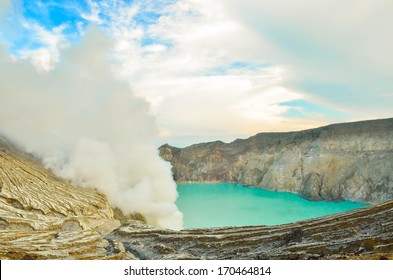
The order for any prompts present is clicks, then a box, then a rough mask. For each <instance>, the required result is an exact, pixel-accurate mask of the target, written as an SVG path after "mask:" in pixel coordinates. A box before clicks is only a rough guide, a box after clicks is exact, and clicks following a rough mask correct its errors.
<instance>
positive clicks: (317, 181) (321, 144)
mask: <svg viewBox="0 0 393 280" xmlns="http://www.w3.org/2000/svg"><path fill="white" fill-rule="evenodd" d="M160 155H161V157H162V158H163V159H165V160H167V161H169V162H170V163H171V164H172V166H173V169H172V170H173V176H174V179H175V180H176V181H178V182H187V181H196V182H216V181H230V182H239V183H240V184H245V185H252V186H256V187H261V188H265V189H270V190H276V191H289V192H294V193H299V194H301V195H302V196H303V197H305V198H308V199H311V200H334V201H336V200H343V199H344V200H353V201H359V202H373V203H375V202H379V201H383V200H386V199H390V198H393V118H390V119H382V120H372V121H362V122H353V123H343V124H334V125H329V126H325V127H320V128H316V129H310V130H305V131H299V132H286V133H259V134H257V135H255V136H253V137H250V138H248V139H244V140H241V139H238V140H235V141H233V142H232V143H229V144H225V143H223V142H220V141H216V142H210V143H201V144H196V145H192V146H189V147H186V148H183V149H181V148H175V147H171V146H169V145H163V146H161V147H160Z"/></svg>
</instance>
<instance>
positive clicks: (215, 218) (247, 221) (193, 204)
mask: <svg viewBox="0 0 393 280" xmlns="http://www.w3.org/2000/svg"><path fill="white" fill-rule="evenodd" d="M177 190H178V192H179V198H178V199H177V202H176V204H177V206H178V207H179V209H180V211H181V212H182V213H183V215H184V228H197V227H222V226H247V225H278V224H286V223H291V222H295V221H300V220H305V219H310V218H315V217H321V216H325V215H329V214H334V213H339V212H344V211H348V210H352V209H356V208H359V207H363V206H367V205H368V204H361V203H355V202H350V201H342V202H325V201H321V202H313V201H308V200H306V199H303V198H301V197H300V196H299V195H296V194H292V193H287V192H273V191H267V190H263V189H258V188H250V187H244V186H240V185H237V184H234V183H209V184H199V183H187V184H178V185H177Z"/></svg>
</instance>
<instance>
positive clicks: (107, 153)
mask: <svg viewBox="0 0 393 280" xmlns="http://www.w3.org/2000/svg"><path fill="white" fill-rule="evenodd" d="M109 48H110V44H109V42H108V40H107V39H106V38H105V36H104V35H103V34H101V33H100V32H99V31H97V30H91V31H89V32H88V33H87V34H86V36H85V38H84V40H83V41H82V43H80V44H79V45H78V46H75V47H72V48H69V49H67V50H66V51H64V54H63V56H62V60H61V62H60V63H59V64H58V65H56V67H55V68H54V69H53V70H51V71H49V72H37V70H36V69H35V68H34V67H33V66H32V65H31V63H30V62H29V61H26V60H15V59H12V58H11V57H10V56H9V55H8V54H7V52H6V51H5V50H4V49H3V48H1V49H0V73H1V75H0V133H2V134H5V135H6V136H8V137H9V138H11V139H12V140H13V141H15V142H16V143H17V144H19V145H20V146H21V147H23V148H24V149H26V151H28V152H30V153H33V154H35V155H37V156H39V157H40V158H41V159H42V161H43V163H44V164H45V166H46V167H47V168H50V169H51V170H53V171H54V172H55V173H56V174H57V175H58V176H60V177H62V178H66V179H68V180H70V181H72V182H73V183H75V184H77V185H80V186H87V187H95V188H97V189H98V190H100V191H101V192H103V193H105V194H106V196H107V197H108V200H109V201H110V203H111V204H112V205H113V206H117V207H119V208H120V209H122V211H123V212H125V213H132V212H141V213H143V214H144V215H145V216H146V218H147V220H148V223H150V224H152V225H155V226H159V227H164V228H171V229H180V228H181V226H182V214H181V213H180V212H179V211H178V209H177V207H176V205H175V200H176V197H177V192H176V185H175V183H174V181H173V179H172V176H171V172H170V167H169V165H168V164H167V163H165V162H164V161H163V160H161V159H160V158H159V156H158V152H157V149H156V147H155V146H154V145H153V143H154V139H155V135H156V134H157V131H156V126H155V119H154V117H153V116H152V115H151V114H150V113H149V105H148V104H147V102H146V101H144V100H142V99H141V98H138V97H136V96H135V95H133V94H132V92H131V89H130V86H129V85H128V84H127V83H126V82H123V81H119V80H116V79H115V78H114V76H113V73H112V71H111V67H112V66H113V63H109V62H108V51H107V50H108V49H109Z"/></svg>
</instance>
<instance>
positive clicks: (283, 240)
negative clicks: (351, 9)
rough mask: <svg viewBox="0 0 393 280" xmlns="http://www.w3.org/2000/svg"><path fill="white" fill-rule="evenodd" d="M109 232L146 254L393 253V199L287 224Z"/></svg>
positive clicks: (299, 256) (390, 256)
mask: <svg viewBox="0 0 393 280" xmlns="http://www.w3.org/2000/svg"><path fill="white" fill-rule="evenodd" d="M108 238H109V239H112V240H118V241H119V240H120V241H121V242H122V243H123V245H124V247H125V248H126V250H128V251H129V252H132V254H134V255H135V256H137V257H138V258H141V259H285V260H287V259H393V201H392V200H390V201H388V202H384V203H380V204H378V205H374V206H370V207H366V208H362V209H357V210H354V211H351V212H347V213H343V214H338V215H332V216H328V217H323V218H319V219H312V220H307V221H302V222H298V223H293V224H287V225H281V226H252V227H227V228H213V229H192V230H182V231H180V232H176V231H169V230H160V229H155V228H149V227H147V226H144V225H139V226H138V225H136V224H132V225H129V226H122V227H120V228H119V229H117V230H115V231H114V232H112V233H111V234H109V235H108Z"/></svg>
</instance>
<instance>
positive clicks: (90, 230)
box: [0, 139, 132, 259]
mask: <svg viewBox="0 0 393 280" xmlns="http://www.w3.org/2000/svg"><path fill="white" fill-rule="evenodd" d="M119 225H120V222H119V221H118V220H115V219H114V218H113V211H112V208H111V206H110V205H109V203H108V201H107V199H106V197H105V196H104V195H103V194H101V193H99V192H97V191H95V190H94V189H86V188H79V187H76V186H73V185H71V184H70V183H68V182H65V181H64V180H61V179H59V178H57V177H56V176H55V175H53V174H52V173H51V172H50V171H48V170H46V169H44V168H43V167H42V165H41V164H40V163H39V162H38V161H37V160H35V159H34V158H33V157H32V156H29V155H27V154H24V153H22V152H20V151H18V150H17V149H16V148H15V147H14V146H12V145H11V144H10V143H9V142H7V141H6V140H4V139H0V259H89V258H90V259H100V258H103V259H107V258H132V256H131V255H130V254H127V253H126V251H125V250H124V248H123V247H122V246H121V245H120V244H117V243H116V244H115V243H111V242H108V241H107V240H105V239H104V237H103V234H106V233H108V232H110V231H112V230H113V229H115V228H117V227H118V226H119Z"/></svg>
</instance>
